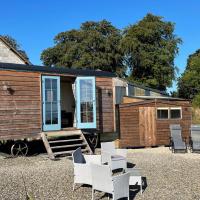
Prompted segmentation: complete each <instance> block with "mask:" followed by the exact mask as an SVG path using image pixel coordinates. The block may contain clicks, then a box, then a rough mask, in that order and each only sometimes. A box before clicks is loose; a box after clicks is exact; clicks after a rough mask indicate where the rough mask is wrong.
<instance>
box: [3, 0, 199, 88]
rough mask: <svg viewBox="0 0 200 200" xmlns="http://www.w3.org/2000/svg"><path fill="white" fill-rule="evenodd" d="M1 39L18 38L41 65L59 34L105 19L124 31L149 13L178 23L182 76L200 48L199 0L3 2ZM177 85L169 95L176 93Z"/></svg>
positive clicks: (179, 65) (35, 61)
mask: <svg viewBox="0 0 200 200" xmlns="http://www.w3.org/2000/svg"><path fill="white" fill-rule="evenodd" d="M0 1H1V12H0V27H1V28H0V35H5V34H8V35H10V36H12V37H13V38H15V39H16V40H17V41H18V42H19V44H20V45H21V47H22V49H24V50H25V51H26V52H27V54H28V56H29V58H30V61H31V62H32V63H33V64H35V65H42V62H41V60H40V54H41V52H42V51H43V50H44V49H46V48H48V47H51V46H53V44H54V43H53V38H54V36H55V35H57V34H58V33H60V32H63V31H67V30H70V29H74V28H75V29H78V28H79V27H80V24H81V23H82V22H85V21H87V20H93V21H100V20H102V19H106V20H108V21H110V22H111V23H112V24H113V25H114V26H116V27H117V28H120V29H123V28H125V27H127V26H128V25H130V24H134V23H137V22H138V21H139V20H141V19H142V18H143V17H144V16H145V15H146V14H147V13H152V14H155V15H159V16H162V17H163V18H164V20H165V21H171V22H174V23H175V34H176V35H177V36H179V37H180V38H181V39H182V40H183V44H182V45H180V46H179V48H180V51H179V55H178V56H177V57H176V59H175V64H176V66H177V67H178V68H179V74H178V75H180V74H181V73H182V72H183V71H184V69H185V66H186V62H187V58H188V56H189V55H190V54H192V53H194V52H195V51H196V50H197V49H198V48H200V20H199V19H200V1H199V0H190V1H188V0H71V1H70V0H57V1H56V0H28V1H27V0H0ZM175 89H176V84H175V83H174V84H173V86H172V88H170V89H169V91H172V90H175Z"/></svg>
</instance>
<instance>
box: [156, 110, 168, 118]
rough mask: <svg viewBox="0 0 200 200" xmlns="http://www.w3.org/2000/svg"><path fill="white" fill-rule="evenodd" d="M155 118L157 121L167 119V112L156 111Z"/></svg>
mask: <svg viewBox="0 0 200 200" xmlns="http://www.w3.org/2000/svg"><path fill="white" fill-rule="evenodd" d="M157 118H158V119H168V110H162V109H158V110H157Z"/></svg>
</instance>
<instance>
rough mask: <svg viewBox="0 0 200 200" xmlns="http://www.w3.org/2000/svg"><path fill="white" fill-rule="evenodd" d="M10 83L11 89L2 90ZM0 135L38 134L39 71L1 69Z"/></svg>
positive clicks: (21, 135) (19, 136) (14, 136)
mask: <svg viewBox="0 0 200 200" xmlns="http://www.w3.org/2000/svg"><path fill="white" fill-rule="evenodd" d="M6 86H7V87H9V88H10V92H8V91H7V90H5V88H6ZM0 99H1V102H0V139H5V140H6V139H18V138H24V137H36V136H37V137H38V133H39V132H40V131H41V96H40V74H39V73H30V72H14V71H0Z"/></svg>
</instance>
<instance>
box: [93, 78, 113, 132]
mask: <svg viewBox="0 0 200 200" xmlns="http://www.w3.org/2000/svg"><path fill="white" fill-rule="evenodd" d="M96 99H97V129H98V130H99V131H100V132H104V133H106V132H114V107H113V85H112V78H100V77H97V78H96Z"/></svg>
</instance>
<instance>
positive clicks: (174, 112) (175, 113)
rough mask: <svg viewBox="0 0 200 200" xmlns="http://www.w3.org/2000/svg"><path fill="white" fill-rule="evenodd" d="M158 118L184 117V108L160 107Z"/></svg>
mask: <svg viewBox="0 0 200 200" xmlns="http://www.w3.org/2000/svg"><path fill="white" fill-rule="evenodd" d="M157 119H182V109H181V107H159V108H157Z"/></svg>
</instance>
